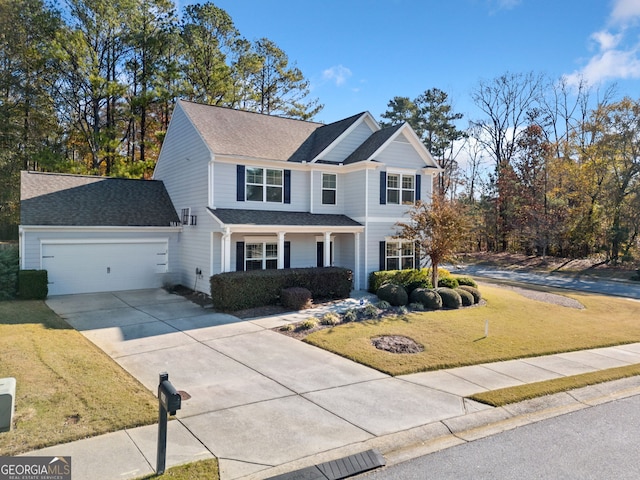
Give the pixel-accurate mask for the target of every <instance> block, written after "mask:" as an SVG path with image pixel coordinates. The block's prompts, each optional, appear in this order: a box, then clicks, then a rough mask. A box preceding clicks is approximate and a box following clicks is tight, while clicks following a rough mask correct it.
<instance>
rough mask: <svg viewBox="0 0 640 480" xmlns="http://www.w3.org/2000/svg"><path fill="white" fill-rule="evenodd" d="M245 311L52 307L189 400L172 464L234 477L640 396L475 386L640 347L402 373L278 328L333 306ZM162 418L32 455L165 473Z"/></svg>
mask: <svg viewBox="0 0 640 480" xmlns="http://www.w3.org/2000/svg"><path fill="white" fill-rule="evenodd" d="M369 298H370V297H368V294H366V293H365V292H354V295H353V298H350V299H347V300H345V301H343V302H340V303H338V304H333V305H331V306H327V307H318V308H316V309H312V310H306V311H304V312H299V313H292V314H287V315H274V316H270V317H265V318H256V319H250V320H240V319H238V318H236V317H233V316H231V315H226V314H220V313H215V312H213V311H211V310H207V309H203V308H202V307H200V306H198V305H195V304H193V303H191V302H189V301H187V300H186V299H184V298H183V297H180V296H177V295H172V294H169V293H167V292H165V291H164V290H161V289H158V290H143V291H134V292H115V293H100V294H85V295H69V296H56V297H52V298H50V299H49V300H47V304H48V305H49V307H50V308H51V309H52V310H54V311H55V312H56V313H57V314H58V315H60V316H61V317H62V318H64V319H66V321H67V322H68V323H69V324H70V325H72V326H73V327H74V328H76V329H77V330H78V331H80V332H81V333H82V334H83V335H85V336H86V337H87V338H88V339H89V340H90V341H92V342H93V343H95V344H96V345H97V346H98V347H100V348H101V349H102V350H103V351H105V352H106V353H107V354H108V355H110V356H111V357H112V358H113V359H114V360H115V361H116V362H117V363H118V364H120V365H121V366H122V367H123V368H124V369H126V370H127V371H128V372H130V373H131V374H132V375H133V376H134V377H135V378H137V379H138V380H139V381H140V382H141V383H142V384H143V385H144V386H146V387H147V388H148V389H149V390H150V391H152V392H154V393H155V392H156V391H157V384H158V374H159V373H160V372H164V371H166V372H168V373H169V380H170V381H171V382H172V383H173V385H174V386H175V387H176V388H177V389H178V390H182V391H184V392H186V393H188V394H189V395H190V397H191V398H190V399H188V400H184V401H183V402H182V409H181V410H179V411H178V412H177V415H176V420H175V421H171V422H169V431H168V446H167V467H170V466H173V465H178V464H182V463H187V462H192V461H197V460H201V459H205V458H212V457H213V456H215V457H217V458H218V460H219V464H220V477H221V479H222V480H231V479H239V478H246V479H263V478H269V477H271V476H275V475H278V474H283V473H286V472H292V471H296V470H298V469H301V468H304V467H309V466H313V465H317V464H319V463H321V462H326V461H330V460H335V459H339V458H342V457H345V456H348V455H351V454H355V453H359V452H364V451H366V450H369V449H375V450H377V451H378V452H380V453H382V454H383V455H384V457H385V458H386V461H387V463H390V464H392V463H397V462H400V461H403V460H406V459H408V458H413V457H415V456H419V455H423V454H425V453H428V452H431V451H436V450H440V449H442V448H446V447H449V446H452V445H457V444H461V443H465V442H468V441H471V440H475V439H477V438H482V437H484V436H486V435H490V434H493V433H496V432H499V431H504V430H509V429H511V428H515V427H517V426H520V425H524V424H528V423H531V422H535V421H538V420H540V419H542V418H546V417H548V416H555V415H558V414H561V413H566V412H570V411H575V410H580V409H584V408H589V407H590V406H591V405H594V404H599V403H602V402H608V401H611V400H612V399H615V398H623V397H627V396H631V395H637V394H639V393H640V377H634V378H631V379H625V380H619V381H616V382H611V383H608V384H602V385H598V386H594V387H588V388H585V389H581V390H578V391H573V392H571V393H563V394H558V395H554V396H550V397H545V398H544V399H535V400H531V401H528V402H523V403H521V404H516V405H511V406H507V407H502V408H492V407H488V406H486V405H482V404H479V403H477V402H474V401H471V400H469V399H467V398H465V397H466V396H468V395H471V394H473V393H477V392H481V391H486V390H492V389H496V388H502V387H507V386H514V385H521V384H523V383H527V382H533V381H540V380H546V379H550V378H558V377H562V376H566V375H574V374H576V373H582V372H588V371H595V370H598V369H603V368H611V367H612V366H623V365H629V364H633V363H640V344H631V345H623V346H619V347H610V348H605V349H596V350H589V351H585V352H572V353H566V354H560V355H553V356H548V357H540V358H530V359H523V360H512V361H508V362H499V363H494V364H485V365H476V366H470V367H461V368H455V369H450V370H440V371H435V372H425V373H418V374H412V375H404V376H399V377H391V376H388V375H385V374H383V373H380V372H378V371H376V370H373V369H371V368H368V367H366V366H363V365H360V364H357V363H355V362H352V361H350V360H348V359H345V358H343V357H340V356H337V355H334V354H331V353H329V352H326V351H324V350H321V349H319V348H316V347H313V346H311V345H308V344H306V343H303V342H300V341H298V340H295V339H292V338H290V337H287V336H284V335H281V334H279V333H277V332H275V331H273V330H272V329H273V328H275V327H278V326H281V325H285V324H287V323H292V322H297V321H300V320H303V319H305V318H308V317H309V316H312V315H320V314H322V313H324V312H325V311H326V309H332V310H338V311H340V310H345V309H347V308H351V307H353V306H357V305H360V304H361V302H366V301H368V299H369ZM156 439H157V426H155V425H151V426H145V427H140V428H133V429H127V430H123V431H119V432H114V433H110V434H107V435H102V436H98V437H93V438H89V439H85V440H79V441H76V442H72V443H68V444H64V445H58V446H54V447H50V448H46V449H43V450H39V451H37V452H29V453H28V454H27V455H57V456H68V455H70V456H72V459H73V461H72V465H73V478H75V479H89V478H91V479H96V480H100V479H115V478H118V479H123V478H136V477H140V476H143V475H148V474H151V473H153V472H154V469H155V465H156V441H157V440H156Z"/></svg>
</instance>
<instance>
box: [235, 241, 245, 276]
mask: <svg viewBox="0 0 640 480" xmlns="http://www.w3.org/2000/svg"><path fill="white" fill-rule="evenodd" d="M242 271H244V242H236V272H242Z"/></svg>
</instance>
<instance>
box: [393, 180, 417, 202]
mask: <svg viewBox="0 0 640 480" xmlns="http://www.w3.org/2000/svg"><path fill="white" fill-rule="evenodd" d="M415 184H416V182H415V175H406V174H403V173H388V174H387V203H389V204H392V205H401V204H402V205H407V204H413V203H414V202H415V199H416V187H415Z"/></svg>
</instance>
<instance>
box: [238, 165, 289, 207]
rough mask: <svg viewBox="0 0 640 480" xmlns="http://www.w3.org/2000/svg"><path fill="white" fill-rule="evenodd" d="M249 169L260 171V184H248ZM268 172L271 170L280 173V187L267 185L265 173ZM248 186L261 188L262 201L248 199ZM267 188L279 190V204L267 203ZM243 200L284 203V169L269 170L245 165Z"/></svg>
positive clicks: (268, 168)
mask: <svg viewBox="0 0 640 480" xmlns="http://www.w3.org/2000/svg"><path fill="white" fill-rule="evenodd" d="M251 169H260V170H262V184H258V183H249V180H248V176H249V170H251ZM268 170H273V171H276V172H280V178H281V179H282V184H280V185H272V184H269V183H267V171H268ZM250 185H255V186H257V185H260V186H261V187H262V200H251V199H249V188H248V187H249V186H250ZM268 187H278V188H280V201H279V202H273V201H269V200H267V188H268ZM244 192H245V193H244V199H245V201H247V202H261V203H284V169H282V168H270V167H253V166H249V165H247V166H246V167H245V173H244Z"/></svg>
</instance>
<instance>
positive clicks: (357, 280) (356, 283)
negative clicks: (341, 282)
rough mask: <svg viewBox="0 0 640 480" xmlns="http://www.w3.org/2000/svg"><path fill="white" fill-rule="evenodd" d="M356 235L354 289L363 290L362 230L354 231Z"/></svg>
mask: <svg viewBox="0 0 640 480" xmlns="http://www.w3.org/2000/svg"><path fill="white" fill-rule="evenodd" d="M354 237H355V245H354V248H353V251H354V256H355V257H356V258H355V259H354V260H355V262H354V266H353V267H354V268H353V289H354V290H361V289H362V286H361V285H360V232H356V233H354Z"/></svg>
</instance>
